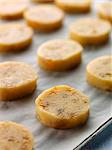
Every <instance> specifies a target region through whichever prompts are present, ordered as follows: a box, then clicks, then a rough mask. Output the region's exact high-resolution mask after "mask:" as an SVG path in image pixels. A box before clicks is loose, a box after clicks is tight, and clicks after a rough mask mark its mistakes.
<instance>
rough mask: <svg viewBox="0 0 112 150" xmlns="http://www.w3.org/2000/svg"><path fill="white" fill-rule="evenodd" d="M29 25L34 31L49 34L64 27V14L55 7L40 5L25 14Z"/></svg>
mask: <svg viewBox="0 0 112 150" xmlns="http://www.w3.org/2000/svg"><path fill="white" fill-rule="evenodd" d="M24 18H25V19H26V21H27V24H28V25H29V26H31V27H32V28H34V29H37V30H40V31H44V32H49V31H53V30H55V29H58V28H59V27H61V26H62V23H63V19H64V13H63V12H62V11H61V10H60V9H59V8H56V7H55V6H53V5H47V4H45V5H44V4H43V5H38V6H36V7H34V8H31V9H29V10H27V11H26V12H25V13H24Z"/></svg>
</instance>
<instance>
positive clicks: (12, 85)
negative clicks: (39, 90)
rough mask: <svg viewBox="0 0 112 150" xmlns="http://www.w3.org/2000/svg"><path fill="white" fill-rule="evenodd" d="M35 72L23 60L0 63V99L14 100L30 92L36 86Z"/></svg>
mask: <svg viewBox="0 0 112 150" xmlns="http://www.w3.org/2000/svg"><path fill="white" fill-rule="evenodd" d="M36 80H37V74H36V72H35V71H34V69H33V68H32V67H31V66H30V65H27V64H25V63H23V62H14V61H10V62H3V63H0V100H3V101H6V100H14V99H17V98H21V97H23V96H25V95H28V94H30V93H32V92H33V91H34V90H35V88H36Z"/></svg>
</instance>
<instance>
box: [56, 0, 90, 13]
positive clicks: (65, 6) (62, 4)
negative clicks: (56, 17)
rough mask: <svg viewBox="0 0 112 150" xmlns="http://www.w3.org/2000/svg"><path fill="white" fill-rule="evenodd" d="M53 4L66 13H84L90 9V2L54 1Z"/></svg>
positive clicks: (78, 0) (77, 0) (73, 0)
mask: <svg viewBox="0 0 112 150" xmlns="http://www.w3.org/2000/svg"><path fill="white" fill-rule="evenodd" d="M55 3H56V5H57V6H58V7H59V8H61V9H62V10H64V11H66V12H68V13H84V12H88V11H89V10H90V9H91V3H92V0H56V1H55Z"/></svg>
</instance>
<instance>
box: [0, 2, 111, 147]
mask: <svg viewBox="0 0 112 150" xmlns="http://www.w3.org/2000/svg"><path fill="white" fill-rule="evenodd" d="M95 2H96V3H99V2H101V1H100V0H97V1H95ZM96 3H95V4H96ZM94 8H95V7H94ZM94 10H95V9H94ZM94 10H93V11H92V12H91V13H88V14H80V15H78V14H77V15H69V14H66V16H65V20H64V26H63V27H62V28H61V29H59V30H57V31H55V32H52V33H49V34H48V33H39V32H37V31H35V35H34V38H33V43H32V45H31V46H30V47H29V48H28V49H26V50H24V51H22V52H20V53H10V54H0V62H4V61H10V60H12V61H24V62H26V63H28V64H30V65H32V66H33V67H34V68H35V70H36V71H37V73H38V75H39V80H38V83H37V89H36V91H35V92H34V93H33V94H32V95H30V96H28V97H25V98H22V99H19V100H16V101H10V102H0V121H3V120H11V121H15V122H17V123H21V124H23V125H25V126H26V127H28V128H29V130H30V131H31V132H32V133H33V135H34V137H35V150H73V149H74V148H75V150H76V149H80V148H81V147H82V146H83V145H84V144H85V143H86V142H88V140H90V139H91V138H92V137H93V136H94V135H96V134H97V133H98V132H99V131H101V130H102V129H103V128H104V127H105V125H108V123H110V121H109V120H110V119H111V117H112V93H110V92H108V91H103V90H100V89H97V88H95V87H92V86H90V85H88V83H87V82H86V77H85V72H86V65H87V64H88V63H89V62H90V61H91V60H93V59H94V58H96V57H99V56H102V55H110V54H111V50H112V42H111V41H112V38H110V40H109V41H108V42H107V43H106V44H103V45H100V46H88V47H85V48H84V52H83V61H82V63H81V65H79V66H78V67H77V68H75V69H73V70H71V71H66V72H48V71H44V70H42V69H40V68H39V66H38V64H37V50H38V47H39V45H40V44H42V43H43V42H45V41H48V40H51V39H61V38H68V32H69V25H70V24H71V23H72V22H73V21H75V20H76V19H79V18H81V17H82V18H83V17H94V16H95V15H96V12H95V11H94ZM20 22H24V21H23V20H20ZM0 23H4V21H1V22H0ZM111 37H112V36H111ZM60 84H67V85H70V86H72V87H74V88H76V89H78V90H81V91H82V92H84V93H85V94H87V96H88V97H89V99H90V117H89V120H88V122H87V123H86V124H85V125H84V126H82V127H77V128H73V129H69V130H56V129H52V128H48V127H46V126H44V125H42V124H41V123H40V122H39V121H38V120H37V119H36V117H35V99H36V97H37V96H38V95H39V94H40V93H41V92H42V91H43V90H45V89H48V88H50V87H52V86H55V85H60Z"/></svg>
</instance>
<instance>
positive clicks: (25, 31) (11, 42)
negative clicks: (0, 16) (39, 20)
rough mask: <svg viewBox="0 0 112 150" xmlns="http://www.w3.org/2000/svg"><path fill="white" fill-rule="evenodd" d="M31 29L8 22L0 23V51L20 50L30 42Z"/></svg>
mask: <svg viewBox="0 0 112 150" xmlns="http://www.w3.org/2000/svg"><path fill="white" fill-rule="evenodd" d="M32 36H33V31H32V29H31V28H30V27H28V26H26V25H23V24H18V23H8V24H1V25H0V52H9V51H10V52H15V51H21V50H23V49H24V48H26V47H27V46H29V45H30V44H31V42H32Z"/></svg>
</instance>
